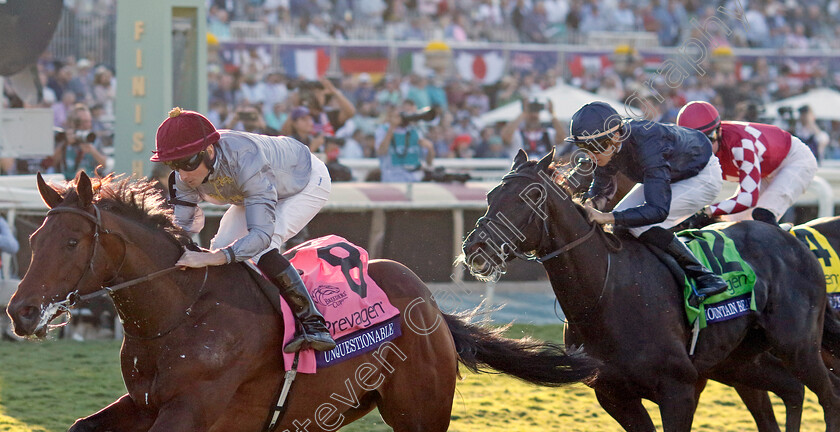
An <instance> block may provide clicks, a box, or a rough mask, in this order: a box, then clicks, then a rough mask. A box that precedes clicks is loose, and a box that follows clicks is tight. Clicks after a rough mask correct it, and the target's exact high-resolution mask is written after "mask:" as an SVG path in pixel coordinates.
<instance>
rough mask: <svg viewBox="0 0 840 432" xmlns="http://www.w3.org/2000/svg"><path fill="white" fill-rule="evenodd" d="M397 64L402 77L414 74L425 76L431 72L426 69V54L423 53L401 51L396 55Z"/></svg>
mask: <svg viewBox="0 0 840 432" xmlns="http://www.w3.org/2000/svg"><path fill="white" fill-rule="evenodd" d="M397 64H398V65H399V67H400V73H401V74H403V75H408V74H411V73H414V74H417V75H421V76H427V75H428V74H429V73H430V72H431V69H429V68H427V67H426V54H425V53H423V51H403V52H401V53H400V54H399V55H397Z"/></svg>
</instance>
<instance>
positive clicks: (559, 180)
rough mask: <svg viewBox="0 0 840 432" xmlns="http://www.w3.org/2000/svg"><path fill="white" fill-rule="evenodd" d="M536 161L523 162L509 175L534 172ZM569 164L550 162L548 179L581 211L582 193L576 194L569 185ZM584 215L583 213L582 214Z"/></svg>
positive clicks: (570, 170) (570, 167) (570, 168)
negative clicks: (528, 170) (525, 171)
mask: <svg viewBox="0 0 840 432" xmlns="http://www.w3.org/2000/svg"><path fill="white" fill-rule="evenodd" d="M537 162H538V161H536V160H529V161H526V162H523V163H522V164H521V165H519V166H517V167H516V168H515V169H513V170H511V172H510V173H511V174H513V173H517V172H522V171H524V170H527V169H530V170H532V171H533V170H534V169H535V168H536V165H537ZM572 168H573V167H572V166H571V163H569V162H566V163H560V162H552V163H551V165H549V166H548V177H549V178H550V179H552V180H553V181H554V184H556V185H557V186H558V187H560V188H561V189H563V192H565V193H566V195H567V196H569V197H571V198H572V202H573V203H574V204H575V205H576V206H577V207H579V208H580V210H581V211H583V208H582V207H581V199H582V197H583V192H580V193H577V192H575V191H574V189H572V186H571V185H569V174H570V173H571V172H572ZM584 214H585V213H584Z"/></svg>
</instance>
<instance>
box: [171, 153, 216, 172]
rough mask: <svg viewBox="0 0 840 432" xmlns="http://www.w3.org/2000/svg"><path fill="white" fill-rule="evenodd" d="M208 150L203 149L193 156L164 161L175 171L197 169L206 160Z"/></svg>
mask: <svg viewBox="0 0 840 432" xmlns="http://www.w3.org/2000/svg"><path fill="white" fill-rule="evenodd" d="M206 154H207V150H202V151H200V152H198V153H196V154H194V155H192V156H188V157H185V158H181V159H175V160H171V161H164V162H163V163H164V164H165V165H166V166H168V167H169V169H171V170H173V171H195V170H196V169H197V168H198V167H199V166H200V165H201V162H202V161H204V156H205V155H206Z"/></svg>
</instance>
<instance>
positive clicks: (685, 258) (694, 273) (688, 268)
mask: <svg viewBox="0 0 840 432" xmlns="http://www.w3.org/2000/svg"><path fill="white" fill-rule="evenodd" d="M639 240H642V241H644V242H646V243H649V244H652V245H654V246H656V247H658V248H660V249H662V250H663V251H665V252H666V253H667V254H668V255H671V256H672V257H674V259H675V260H676V261H677V264H679V266H680V267H681V268H682V269H683V271H684V272H685V274H686V276H688V277H689V278H691V279H694V281H695V282H697V296H698V298H697V299H691V300H692V301H690V303H692V306H696V305H699V304H700V303H702V302H703V300H705V299H706V298H707V297H711V296H713V295H717V294H720V293H722V292H724V291H726V288H728V287H729V285H727V284H726V281H724V280H723V279H722V278H721V277H720V276H718V275H716V274H714V273H712V271H711V270H709V269H707V268H706V267H705V266H704V265H703V264H701V263H700V261H698V260H697V257H695V256H694V254H693V253H692V252H691V249H689V248H688V246H686V245H685V244H684V243H683V242H681V241H680V240H679V239H678V238H677V237H676V236H675V235H674V234H672V233H670V232H668V231H666V230H665V229H663V228H659V227H654V228H651V229H649V230H647V231H645V232H644V233H643V234H642V235H640V236H639Z"/></svg>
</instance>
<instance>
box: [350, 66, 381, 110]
mask: <svg viewBox="0 0 840 432" xmlns="http://www.w3.org/2000/svg"><path fill="white" fill-rule="evenodd" d="M375 99H376V89H375V88H373V82H372V81H371V78H370V74H369V73H367V72H362V73H360V74H359V86H358V87H356V91H355V92H354V94H353V100H354V101H355V102H356V105H357V106H358V105H361V104H363V103H365V102H373V101H374V100H375Z"/></svg>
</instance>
